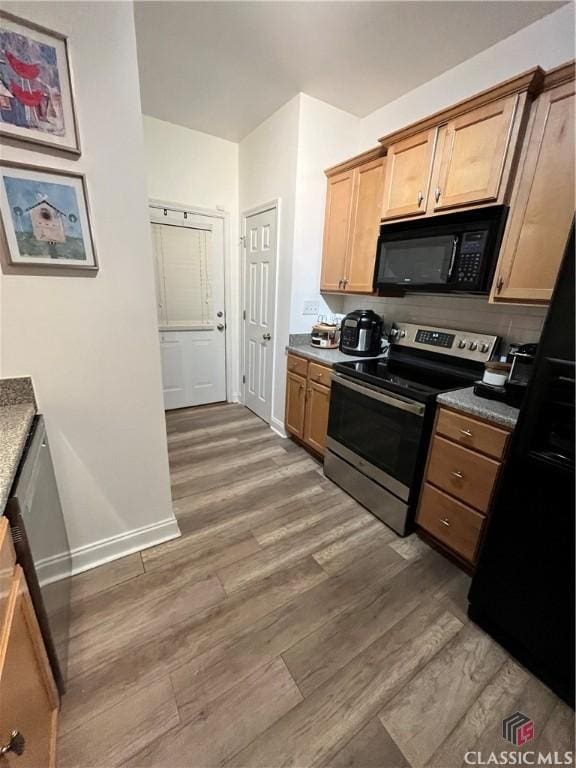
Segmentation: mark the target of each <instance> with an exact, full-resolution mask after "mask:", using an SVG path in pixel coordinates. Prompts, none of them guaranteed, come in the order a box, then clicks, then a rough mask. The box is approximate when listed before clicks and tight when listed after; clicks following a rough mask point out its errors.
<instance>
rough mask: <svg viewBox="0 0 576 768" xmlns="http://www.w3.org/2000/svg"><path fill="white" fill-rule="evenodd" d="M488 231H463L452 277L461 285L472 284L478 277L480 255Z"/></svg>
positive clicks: (480, 261) (480, 265) (482, 251)
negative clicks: (454, 272)
mask: <svg viewBox="0 0 576 768" xmlns="http://www.w3.org/2000/svg"><path fill="white" fill-rule="evenodd" d="M487 237H488V232H487V231H486V230H485V229H484V230H481V231H480V232H464V234H463V235H462V242H461V244H460V252H459V254H458V261H457V264H456V274H455V275H454V278H455V280H456V282H457V283H460V284H462V285H467V284H469V285H473V284H475V283H476V282H477V281H478V279H479V278H480V273H481V271H482V256H483V254H484V248H485V247H486V239H487Z"/></svg>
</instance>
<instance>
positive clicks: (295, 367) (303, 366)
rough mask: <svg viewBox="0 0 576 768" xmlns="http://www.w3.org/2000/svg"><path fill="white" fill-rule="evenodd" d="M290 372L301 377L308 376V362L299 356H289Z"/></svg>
mask: <svg viewBox="0 0 576 768" xmlns="http://www.w3.org/2000/svg"><path fill="white" fill-rule="evenodd" d="M288 371H289V372H290V373H297V374H298V375H299V376H307V375H308V360H306V359H305V358H304V357H298V356H297V355H288Z"/></svg>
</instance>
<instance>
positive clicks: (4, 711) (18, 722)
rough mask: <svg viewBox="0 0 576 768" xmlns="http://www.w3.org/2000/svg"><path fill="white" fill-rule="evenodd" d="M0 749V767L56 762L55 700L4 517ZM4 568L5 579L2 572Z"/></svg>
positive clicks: (0, 526) (0, 542) (0, 532)
mask: <svg viewBox="0 0 576 768" xmlns="http://www.w3.org/2000/svg"><path fill="white" fill-rule="evenodd" d="M0 570H1V572H2V577H1V578H0V587H1V588H2V590H3V594H2V595H0V622H1V623H0V747H4V746H7V745H9V744H10V741H11V737H12V734H13V733H14V732H17V733H18V736H16V737H15V738H14V739H13V742H14V743H16V742H17V741H20V746H21V747H22V753H21V754H20V755H18V754H17V753H16V752H15V751H13V750H10V751H8V752H6V754H5V755H4V756H3V757H2V758H0V765H1V766H2V768H38V767H39V766H43V767H44V766H46V768H52V767H53V766H55V765H56V735H57V726H58V706H59V699H58V693H57V690H56V684H55V682H54V678H53V677H52V671H51V669H50V664H49V662H48V657H47V655H46V651H45V649H44V643H43V640H42V635H41V634H40V628H39V626H38V622H37V620H36V614H35V613H34V608H33V606H32V601H31V600H30V595H29V594H28V588H27V586H26V580H25V578H24V573H23V571H22V569H21V568H20V566H17V565H14V552H13V550H12V542H11V541H10V533H9V530H8V525H7V521H6V520H5V519H3V520H2V519H0ZM8 572H10V579H9V580H8V579H7V578H5V577H6V574H7V573H8Z"/></svg>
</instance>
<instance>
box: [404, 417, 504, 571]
mask: <svg viewBox="0 0 576 768" xmlns="http://www.w3.org/2000/svg"><path fill="white" fill-rule="evenodd" d="M509 438H510V432H509V430H507V429H503V428H502V427H499V426H496V425H494V424H491V423H490V422H487V421H485V420H482V419H479V418H475V417H472V416H470V415H468V414H465V413H460V412H458V411H454V410H452V409H449V408H440V409H439V411H438V413H437V415H436V422H435V426H434V434H433V436H432V440H431V442H430V449H429V452H428V460H427V463H426V469H425V471H424V480H423V483H422V490H421V494H420V500H419V504H418V511H417V513H416V524H417V526H418V528H419V529H420V530H421V531H423V532H424V533H425V534H426V535H427V536H429V537H431V538H432V540H433V541H434V542H435V543H436V544H438V545H439V546H440V547H441V548H442V549H444V550H445V551H447V552H449V553H450V554H452V555H453V556H454V557H455V558H456V559H458V560H459V561H460V562H461V563H463V564H464V565H465V567H466V568H467V569H468V570H471V569H473V567H474V564H475V563H476V560H477V558H478V552H479V549H480V546H481V543H482V540H483V537H484V535H485V532H486V529H487V526H488V521H489V517H490V508H491V504H492V499H493V498H494V492H495V489H496V484H497V482H498V478H499V476H500V472H501V469H502V464H503V461H504V459H505V456H506V450H507V448H508V443H509Z"/></svg>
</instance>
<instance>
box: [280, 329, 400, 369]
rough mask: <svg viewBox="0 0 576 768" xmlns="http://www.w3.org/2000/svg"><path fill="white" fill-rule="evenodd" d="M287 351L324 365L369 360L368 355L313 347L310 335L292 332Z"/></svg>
mask: <svg viewBox="0 0 576 768" xmlns="http://www.w3.org/2000/svg"><path fill="white" fill-rule="evenodd" d="M286 351H287V352H292V353H293V354H295V355H300V356H301V357H306V358H308V360H313V361H314V362H316V363H322V364H323V365H335V364H336V363H350V362H353V361H354V360H367V359H368V358H366V357H354V356H353V355H346V354H344V352H340V350H339V349H323V348H322V347H313V346H312V345H311V344H310V336H309V335H308V334H304V333H302V334H290V340H289V343H288V345H287V347H286ZM378 357H385V355H378Z"/></svg>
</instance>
